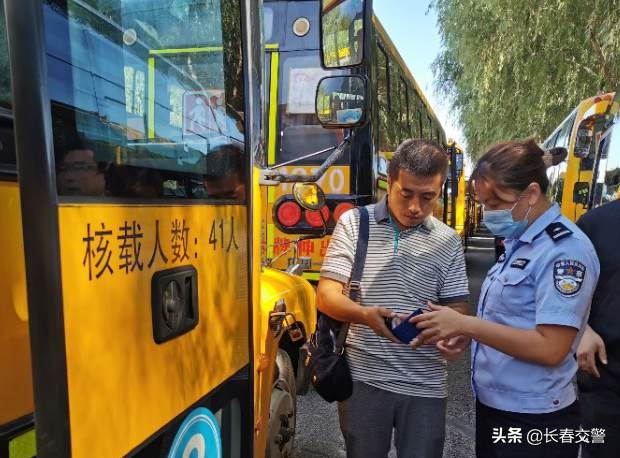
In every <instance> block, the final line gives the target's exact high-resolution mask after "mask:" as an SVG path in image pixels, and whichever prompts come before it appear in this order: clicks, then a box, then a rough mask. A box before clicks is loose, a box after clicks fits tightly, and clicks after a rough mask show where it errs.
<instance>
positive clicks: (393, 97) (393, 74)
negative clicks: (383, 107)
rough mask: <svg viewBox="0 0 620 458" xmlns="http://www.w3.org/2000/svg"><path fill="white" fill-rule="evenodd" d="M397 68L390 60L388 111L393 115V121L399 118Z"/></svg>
mask: <svg viewBox="0 0 620 458" xmlns="http://www.w3.org/2000/svg"><path fill="white" fill-rule="evenodd" d="M399 80H400V79H399V77H398V67H397V66H396V64H395V63H394V62H393V61H392V60H390V110H391V111H392V112H393V113H394V114H395V116H394V119H396V120H398V117H399V116H400V99H401V97H400V85H399V84H398V82H399Z"/></svg>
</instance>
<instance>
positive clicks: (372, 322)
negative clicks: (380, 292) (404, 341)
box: [363, 307, 400, 343]
mask: <svg viewBox="0 0 620 458" xmlns="http://www.w3.org/2000/svg"><path fill="white" fill-rule="evenodd" d="M395 316H396V314H395V313H394V312H392V311H391V310H388V309H386V308H384V307H364V321H363V324H365V325H366V326H368V327H369V328H370V329H372V330H373V331H374V332H375V334H377V335H378V336H380V337H385V338H386V339H390V340H391V341H392V342H395V343H400V341H399V340H398V339H397V338H396V337H394V334H392V331H390V330H389V329H388V328H387V326H386V325H385V319H386V318H394V317H395Z"/></svg>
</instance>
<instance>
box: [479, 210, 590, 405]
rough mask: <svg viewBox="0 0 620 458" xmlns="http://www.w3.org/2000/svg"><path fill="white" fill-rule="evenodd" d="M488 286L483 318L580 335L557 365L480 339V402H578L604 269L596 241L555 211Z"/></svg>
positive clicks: (510, 242) (519, 243)
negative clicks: (582, 356) (586, 335)
mask: <svg viewBox="0 0 620 458" xmlns="http://www.w3.org/2000/svg"><path fill="white" fill-rule="evenodd" d="M505 246H506V253H505V255H503V256H502V257H500V259H499V260H498V262H497V263H496V264H495V265H494V266H493V267H492V268H491V270H489V273H488V274H487V277H486V279H485V281H484V283H483V284H482V290H481V292H480V302H479V304H478V317H479V318H483V319H485V320H488V321H492V322H495V323H500V324H504V325H507V326H512V327H514V328H521V329H534V328H535V327H536V325H540V324H550V325H563V326H570V327H573V328H575V329H578V330H579V333H578V335H577V337H576V338H575V340H574V342H573V345H572V347H571V352H569V354H568V355H567V356H566V358H565V359H564V361H562V363H560V364H559V365H558V366H555V367H548V366H543V365H541V364H536V363H532V362H527V361H523V360H519V359H517V358H514V357H512V356H509V355H507V354H505V353H502V352H500V351H498V350H495V349H493V348H491V347H489V346H487V345H483V344H481V343H478V342H476V341H474V342H473V346H472V386H473V389H474V394H475V396H476V398H477V399H478V400H479V401H480V402H481V403H482V404H484V405H486V406H489V407H493V408H495V409H500V410H505V411H509V412H521V413H548V412H553V411H555V410H559V409H562V408H564V407H567V406H569V405H571V404H572V403H573V402H574V401H575V399H576V385H575V374H576V372H577V363H576V361H575V358H574V356H573V355H574V353H575V351H576V350H577V345H578V343H579V340H580V339H581V335H582V333H583V330H584V329H585V324H586V321H587V318H588V314H589V311H590V302H591V300H592V294H593V293H594V288H595V286H596V282H597V280H598V276H599V272H600V266H599V262H598V258H597V256H596V251H595V250H594V247H593V246H592V243H591V242H590V240H589V239H588V238H587V237H586V235H585V234H584V233H583V232H581V230H580V229H579V228H578V227H577V226H576V225H575V224H574V223H572V222H571V221H570V220H568V219H567V218H565V217H564V216H562V215H561V214H560V209H559V207H558V206H557V204H556V205H553V206H552V207H551V208H550V209H549V210H547V211H546V212H545V213H543V214H542V215H540V217H538V219H536V221H534V222H533V223H532V225H531V226H530V227H528V228H527V229H526V231H525V232H524V233H523V235H522V236H521V237H519V238H518V239H507V240H506V241H505Z"/></svg>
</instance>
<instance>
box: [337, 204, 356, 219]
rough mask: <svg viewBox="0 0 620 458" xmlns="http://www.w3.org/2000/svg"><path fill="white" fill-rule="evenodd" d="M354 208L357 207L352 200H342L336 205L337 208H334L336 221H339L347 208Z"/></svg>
mask: <svg viewBox="0 0 620 458" xmlns="http://www.w3.org/2000/svg"><path fill="white" fill-rule="evenodd" d="M352 208H355V205H353V204H352V203H351V202H340V203H339V204H338V205H336V208H335V209H334V221H335V222H338V220H339V219H340V217H341V216H342V214H343V213H344V212H346V211H347V210H351V209H352Z"/></svg>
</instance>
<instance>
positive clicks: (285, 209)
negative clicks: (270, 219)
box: [276, 202, 301, 227]
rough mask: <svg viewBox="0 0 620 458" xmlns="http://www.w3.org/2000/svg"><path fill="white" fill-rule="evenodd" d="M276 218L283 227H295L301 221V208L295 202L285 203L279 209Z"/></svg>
mask: <svg viewBox="0 0 620 458" xmlns="http://www.w3.org/2000/svg"><path fill="white" fill-rule="evenodd" d="M276 216H277V217H278V221H279V222H280V224H282V225H283V226H286V227H291V226H295V225H296V224H297V223H299V220H300V219H301V207H300V206H299V205H297V204H296V203H295V202H284V203H283V204H282V205H280V206H279V207H278V210H277V212H276Z"/></svg>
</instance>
